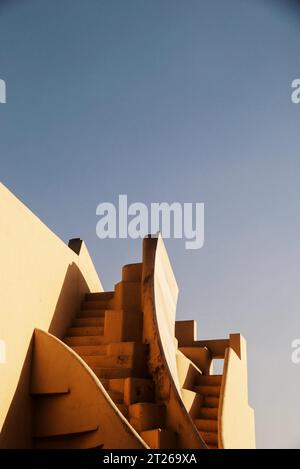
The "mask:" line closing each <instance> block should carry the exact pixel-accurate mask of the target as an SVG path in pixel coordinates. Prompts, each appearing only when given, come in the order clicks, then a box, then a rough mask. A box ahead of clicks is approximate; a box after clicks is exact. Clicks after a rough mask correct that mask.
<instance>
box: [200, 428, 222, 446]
mask: <svg viewBox="0 0 300 469" xmlns="http://www.w3.org/2000/svg"><path fill="white" fill-rule="evenodd" d="M200 434H201V436H202V438H203V440H204V441H205V443H206V444H207V445H218V434H217V433H216V432H203V431H200Z"/></svg>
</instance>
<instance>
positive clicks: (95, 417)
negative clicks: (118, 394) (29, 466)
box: [31, 330, 146, 449]
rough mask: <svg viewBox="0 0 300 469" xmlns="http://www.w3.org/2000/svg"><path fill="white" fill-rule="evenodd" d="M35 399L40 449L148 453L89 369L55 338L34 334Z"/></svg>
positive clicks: (41, 332)
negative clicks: (141, 450) (122, 449)
mask: <svg viewBox="0 0 300 469" xmlns="http://www.w3.org/2000/svg"><path fill="white" fill-rule="evenodd" d="M31 394H32V396H33V401H34V420H33V429H34V432H33V433H34V434H33V438H34V446H35V447H38V448H60V447H61V448H72V447H75V448H99V449H100V448H112V449H116V448H126V449H141V448H146V445H145V443H144V442H143V441H142V439H141V438H140V436H139V435H138V434H137V433H136V432H135V430H134V429H133V428H132V427H131V426H130V425H129V423H128V422H127V420H126V419H125V418H124V417H123V415H122V414H121V412H120V411H119V410H118V408H117V407H116V405H115V404H114V402H113V401H112V400H111V398H110V396H109V395H108V394H107V392H106V390H105V388H104V387H103V386H102V384H101V382H100V381H99V379H98V378H97V377H96V375H95V374H94V373H93V372H92V370H91V369H90V368H89V367H88V366H87V365H86V363H85V362H84V361H83V360H82V359H81V358H80V357H79V356H78V355H77V354H76V353H75V352H73V350H72V349H70V348H69V347H68V346H67V345H65V344H64V343H63V342H61V341H60V340H59V339H57V338H56V337H54V336H52V335H51V334H49V333H47V332H44V331H41V330H36V331H35V334H34V347H33V363H32V380H31Z"/></svg>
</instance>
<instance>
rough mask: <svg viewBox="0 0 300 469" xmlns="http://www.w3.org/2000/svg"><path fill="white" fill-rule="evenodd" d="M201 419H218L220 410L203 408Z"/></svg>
mask: <svg viewBox="0 0 300 469" xmlns="http://www.w3.org/2000/svg"><path fill="white" fill-rule="evenodd" d="M199 417H200V418H201V419H211V420H217V419H218V408H217V407H201V410H200V415H199Z"/></svg>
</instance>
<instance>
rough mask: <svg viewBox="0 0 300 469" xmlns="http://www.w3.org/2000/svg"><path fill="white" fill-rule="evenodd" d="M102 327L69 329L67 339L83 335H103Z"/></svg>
mask: <svg viewBox="0 0 300 469" xmlns="http://www.w3.org/2000/svg"><path fill="white" fill-rule="evenodd" d="M103 331H104V327H93V326H91V327H70V328H69V329H68V331H67V336H68V337H77V336H83V335H103Z"/></svg>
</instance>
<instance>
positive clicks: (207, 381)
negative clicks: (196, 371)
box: [194, 375, 222, 449]
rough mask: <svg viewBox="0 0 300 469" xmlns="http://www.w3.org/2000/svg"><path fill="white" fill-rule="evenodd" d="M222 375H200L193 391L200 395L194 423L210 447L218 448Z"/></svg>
mask: <svg viewBox="0 0 300 469" xmlns="http://www.w3.org/2000/svg"><path fill="white" fill-rule="evenodd" d="M221 381H222V375H200V376H199V377H198V378H197V384H195V386H194V391H195V392H197V393H198V394H200V396H201V397H202V406H201V408H200V410H199V416H197V418H195V419H194V423H195V425H196V427H197V429H198V431H199V433H200V434H201V436H202V438H203V440H204V441H205V443H206V444H207V446H208V448H210V449H218V408H219V397H220V389H221Z"/></svg>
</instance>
